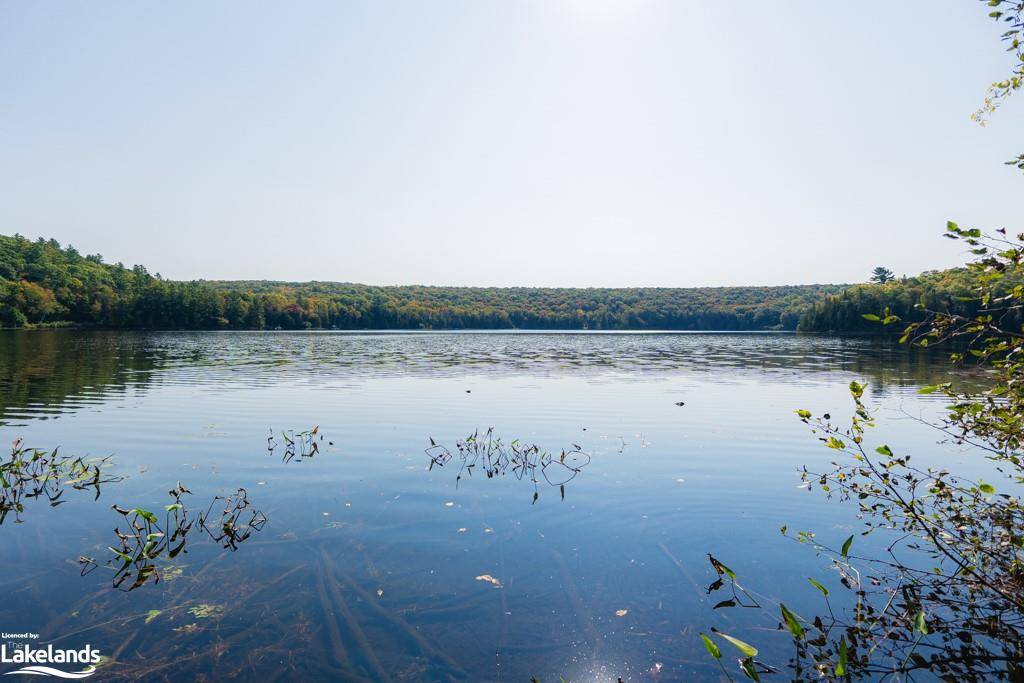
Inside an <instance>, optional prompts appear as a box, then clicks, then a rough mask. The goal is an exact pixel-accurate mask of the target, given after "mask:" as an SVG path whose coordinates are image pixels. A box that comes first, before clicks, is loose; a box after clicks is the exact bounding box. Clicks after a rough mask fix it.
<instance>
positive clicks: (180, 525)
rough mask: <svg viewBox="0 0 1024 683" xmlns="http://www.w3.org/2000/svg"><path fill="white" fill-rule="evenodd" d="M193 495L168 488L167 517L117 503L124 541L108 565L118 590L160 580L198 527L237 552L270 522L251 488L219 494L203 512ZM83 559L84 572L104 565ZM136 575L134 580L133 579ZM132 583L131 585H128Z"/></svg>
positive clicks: (179, 486)
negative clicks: (195, 508)
mask: <svg viewBox="0 0 1024 683" xmlns="http://www.w3.org/2000/svg"><path fill="white" fill-rule="evenodd" d="M191 493H192V492H191V491H190V490H189V489H187V488H186V487H185V486H183V485H182V484H181V482H178V484H177V485H176V486H175V487H174V488H173V489H171V490H170V491H169V492H168V495H170V496H171V498H172V500H173V502H171V503H170V504H168V505H165V506H164V513H163V520H162V521H161V519H160V517H159V516H158V515H157V514H155V513H153V512H151V511H149V510H145V509H142V508H138V507H135V508H123V507H120V506H118V505H112V506H111V508H112V509H113V510H114V511H115V512H117V513H118V514H119V515H121V516H122V518H123V520H124V525H125V528H124V530H122V529H121V527H120V526H118V527H115V528H114V534H115V535H116V536H117V540H118V543H117V546H116V547H115V546H108V550H109V551H110V552H111V553H112V557H111V558H110V559H109V560H107V561H106V563H105V564H104V565H103V566H106V567H107V568H109V569H111V570H112V571H113V572H114V578H113V586H114V588H118V589H121V590H125V591H133V590H135V589H136V588H139V587H140V586H142V585H144V584H146V583H148V582H149V581H150V580H152V581H153V583H159V582H160V578H161V573H162V570H161V566H162V565H164V564H165V563H166V561H167V560H173V559H174V558H176V557H177V556H178V555H179V554H181V553H185V552H188V551H187V548H186V545H187V543H188V539H189V534H190V533H191V532H192V530H193V528H195V527H197V526H198V528H200V529H202V530H204V531H205V532H206V533H207V534H208V535H209V537H210V538H211V539H213V541H215V542H216V543H219V544H222V547H224V548H225V549H228V550H231V551H235V550H237V549H238V545H239V544H240V543H243V542H244V541H246V540H247V539H249V538H250V537H251V536H252V534H253V532H256V531H260V530H261V529H262V528H263V526H264V524H266V522H267V518H266V516H265V515H264V514H263V513H262V512H261V511H259V510H255V509H252V507H251V503H250V502H249V498H248V496H247V494H246V491H245V489H238V491H237V492H236V493H233V494H231V495H227V496H215V497H214V498H213V500H212V501H211V502H210V505H209V507H208V508H207V509H206V510H205V511H203V512H200V513H198V514H194V513H191V512H190V511H189V509H188V508H187V506H186V500H185V498H184V496H185V495H186V494H189V495H191ZM78 562H79V564H81V565H82V575H83V576H84V575H86V574H88V573H90V572H92V571H93V570H95V569H96V568H97V567H99V566H100V564H99V562H98V561H97V560H95V559H94V558H91V557H86V556H82V557H79V558H78ZM130 578H131V579H133V580H132V581H131V583H127V582H128V580H129V579H130ZM126 583H127V588H122V586H124V585H125V584H126Z"/></svg>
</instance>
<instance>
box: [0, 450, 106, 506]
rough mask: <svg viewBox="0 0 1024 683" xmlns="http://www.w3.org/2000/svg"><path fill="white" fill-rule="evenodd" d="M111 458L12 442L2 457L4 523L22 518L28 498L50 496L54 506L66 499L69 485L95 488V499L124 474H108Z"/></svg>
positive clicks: (0, 503)
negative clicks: (104, 486)
mask: <svg viewBox="0 0 1024 683" xmlns="http://www.w3.org/2000/svg"><path fill="white" fill-rule="evenodd" d="M108 462H109V459H108V458H101V459H97V460H89V461H86V460H84V459H82V458H72V457H68V456H63V455H60V453H58V450H57V449H54V450H52V451H44V450H39V449H37V448H29V447H27V446H25V445H24V442H23V441H22V440H21V439H16V440H15V441H14V443H13V444H11V453H10V455H9V456H7V458H5V459H3V460H0V524H3V523H4V520H6V519H7V516H8V514H10V513H11V512H13V513H14V521H15V523H20V522H21V521H22V519H21V514H22V513H23V512H24V511H25V501H26V500H33V499H46V500H47V501H48V502H49V504H50V506H51V507H57V506H58V505H60V504H61V503H63V502H65V501H64V498H63V496H64V492H65V490H66V487H68V486H70V487H71V488H73V489H74V490H76V491H82V490H85V489H92V490H93V491H94V493H95V497H94V500H95V499H96V498H99V497H100V486H101V485H102V484H108V483H112V482H116V481H120V480H121V477H118V476H112V475H109V474H106V473H104V471H103V468H104V467H106V465H107V463H108Z"/></svg>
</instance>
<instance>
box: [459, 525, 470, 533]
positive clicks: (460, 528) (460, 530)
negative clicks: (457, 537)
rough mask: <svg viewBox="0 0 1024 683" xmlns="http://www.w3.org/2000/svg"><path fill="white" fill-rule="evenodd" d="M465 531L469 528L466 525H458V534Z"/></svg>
mask: <svg viewBox="0 0 1024 683" xmlns="http://www.w3.org/2000/svg"><path fill="white" fill-rule="evenodd" d="M467 531H469V529H467V528H466V527H464V526H460V527H459V533H460V534H464V533H466V532H467Z"/></svg>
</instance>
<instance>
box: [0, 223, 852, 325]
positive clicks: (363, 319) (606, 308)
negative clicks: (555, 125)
mask: <svg viewBox="0 0 1024 683" xmlns="http://www.w3.org/2000/svg"><path fill="white" fill-rule="evenodd" d="M842 289H844V286H842V285H803V286H787V287H700V288H692V289H669V288H635V289H634V288H630V289H562V288H534V287H512V288H496V287H421V286H396V287H375V286H369V285H360V284H348V283H338V282H306V283H287V282H265V281H241V282H224V281H204V280H200V281H192V282H179V281H174V280H166V279H163V278H161V277H160V276H159V275H152V274H150V273H149V271H147V270H146V268H144V267H143V266H135V267H133V268H127V267H125V266H123V265H122V264H120V263H118V264H108V263H104V261H103V258H102V257H101V256H99V255H82V254H80V253H79V252H78V251H77V250H76V249H74V248H73V247H70V246H68V247H62V246H61V245H60V244H59V243H58V242H57V241H55V240H44V239H39V240H35V241H32V240H28V239H26V238H24V237H21V236H18V235H15V236H2V235H0V326H3V327H28V326H39V325H52V326H59V325H77V326H95V327H104V328H135V329H195V330H206V329H253V330H261V329H277V328H281V329H511V328H518V329H594V330H623V329H672V330H793V329H796V326H797V322H798V321H799V319H800V315H801V313H802V312H803V311H804V310H805V309H806V308H807V306H808V305H809V304H810V303H811V302H813V301H815V300H817V299H819V298H821V297H822V296H824V295H827V294H833V293H838V292H840V291H841V290H842Z"/></svg>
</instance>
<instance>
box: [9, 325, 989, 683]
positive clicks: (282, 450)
mask: <svg viewBox="0 0 1024 683" xmlns="http://www.w3.org/2000/svg"><path fill="white" fill-rule="evenodd" d="M946 372H947V371H946V366H945V365H944V363H943V357H942V356H926V355H922V354H914V353H912V352H908V351H907V350H905V349H903V348H899V347H892V346H888V345H886V344H883V343H880V342H878V341H872V340H864V339H837V338H822V337H803V336H795V335H782V334H587V333H582V334H581V333H565V334H552V333H543V334H533V333H409V334H355V333H234V332H225V333H106V332H75V331H38V332H24V333H17V332H5V333H0V425H2V426H0V430H2V432H3V437H4V439H5V440H6V441H5V443H8V442H11V441H13V440H14V439H15V438H17V437H24V439H25V442H26V443H27V444H28V445H31V446H35V447H38V448H44V449H52V448H54V447H56V446H60V449H61V452H63V453H65V454H67V455H75V456H79V455H81V456H89V457H100V456H111V462H110V464H109V465H108V466H107V470H106V471H107V473H110V474H116V475H118V476H120V477H123V480H121V481H119V482H116V483H109V484H106V485H104V486H102V489H101V495H100V496H99V498H98V500H94V494H93V492H92V490H91V489H90V490H82V491H79V490H74V489H69V490H66V491H65V493H64V495H63V496H62V500H64V501H65V502H64V503H63V504H61V505H59V506H57V507H51V506H49V505H48V503H47V501H46V500H29V501H26V502H25V509H24V511H23V512H22V513H21V515H20V517H21V519H22V521H21V523H16V522H15V518H14V515H13V513H12V514H10V515H9V516H8V517H7V519H6V521H5V522H4V523H3V524H2V525H0V540H2V546H0V547H2V548H3V551H2V552H3V562H2V563H0V586H2V588H3V591H4V594H5V599H4V600H3V601H2V602H0V630H2V631H4V632H7V633H20V632H25V631H31V632H35V633H39V634H40V642H47V643H53V644H54V645H55V646H56V647H74V648H82V647H84V646H85V645H86V644H90V645H92V647H93V648H98V649H99V650H101V652H102V653H103V654H104V655H107V656H109V657H111V658H112V659H113V660H114V661H112V662H107V663H104V665H103V666H102V667H101V668H100V671H99V673H97V674H96V675H95V676H93V677H92V679H90V680H97V681H99V680H122V679H133V678H145V679H146V680H164V679H167V680H182V681H191V680H209V681H222V680H228V679H232V678H239V679H245V680H258V681H273V680H302V681H312V680H386V679H390V680H395V681H406V680H408V681H421V680H422V681H434V680H472V681H491V680H493V681H523V682H525V681H528V680H529V678H530V676H531V675H536V676H537V677H539V678H540V680H542V681H551V680H558V677H559V676H560V675H561V676H564V677H565V678H566V679H568V680H571V681H603V680H612V681H614V680H615V678H616V677H617V676H621V677H622V678H623V679H625V680H638V681H639V680H663V681H675V680H695V679H712V680H714V679H716V678H717V674H716V668H715V667H714V666H713V663H712V662H711V661H710V659H709V658H708V657H707V655H706V653H705V652H704V649H703V646H702V644H701V642H700V640H699V638H698V637H697V633H698V632H699V631H707V630H708V628H709V627H711V626H716V627H718V628H720V629H722V630H723V631H726V632H728V633H733V634H734V635H737V636H739V637H741V638H744V639H747V640H750V641H753V642H756V643H757V644H758V645H759V646H761V648H762V653H763V654H764V655H765V656H764V657H763V658H764V659H766V660H768V661H772V658H773V656H776V657H778V658H781V661H782V662H783V663H784V661H785V656H786V655H785V653H786V652H788V646H789V642H788V640H787V639H786V638H785V637H783V636H780V635H777V634H776V633H775V632H773V631H772V630H771V629H772V628H773V627H774V625H775V624H774V623H773V621H772V619H769V618H766V616H765V614H764V613H762V612H759V611H757V610H738V609H733V610H717V611H715V610H712V606H713V605H714V603H715V602H717V601H718V600H721V599H724V597H725V596H722V595H720V594H713V595H711V596H709V595H707V594H706V592H705V590H704V587H705V586H707V585H708V584H709V583H710V582H711V581H712V580H713V579H714V578H715V577H714V572H713V571H712V570H711V567H710V566H709V564H708V561H707V553H709V552H710V553H713V554H714V555H715V556H716V557H717V558H719V559H721V560H722V561H723V562H725V563H726V564H728V565H729V566H730V567H732V568H733V569H734V570H735V571H736V572H737V573H738V574H739V576H740V578H741V580H742V581H743V583H744V584H745V585H747V586H748V587H750V588H751V589H753V590H755V591H757V592H759V593H761V594H763V595H766V596H769V597H780V596H783V597H785V599H786V602H787V604H790V605H792V606H793V607H795V608H797V609H799V608H800V607H806V608H807V609H808V610H812V609H814V608H816V607H818V606H819V603H818V602H817V601H816V599H815V595H816V594H815V593H814V591H813V589H810V587H809V585H808V583H807V577H809V576H813V577H816V578H817V579H818V580H820V581H821V582H822V583H825V584H826V585H833V584H837V579H836V577H834V576H833V575H831V573H830V571H829V569H828V567H827V564H826V563H825V561H824V560H822V559H821V558H817V557H815V556H814V553H813V552H812V551H811V550H810V549H809V548H806V547H803V546H799V545H797V544H795V543H793V542H792V541H788V540H786V539H784V538H783V537H781V535H780V534H779V531H778V530H779V527H780V526H781V525H783V524H787V525H789V527H790V529H813V530H815V531H816V532H817V533H818V535H819V537H820V538H822V539H823V540H828V541H830V542H832V543H839V542H841V541H842V539H843V538H845V537H846V536H848V535H849V534H850V533H852V532H853V531H852V530H855V529H857V528H858V527H857V526H856V519H855V517H854V514H853V512H852V511H851V510H850V509H849V507H846V506H844V505H841V504H838V503H835V502H827V501H825V500H824V499H823V497H822V496H821V495H820V493H818V492H816V491H815V492H808V491H804V490H800V489H799V488H798V484H799V483H800V482H799V476H798V474H797V468H798V467H800V466H801V465H803V464H805V463H806V464H808V465H811V466H815V467H825V466H827V463H828V462H829V461H830V460H831V459H832V457H833V456H834V455H835V453H834V452H832V451H828V450H826V449H824V448H822V447H821V445H820V443H818V442H817V441H816V440H815V438H814V437H813V436H812V435H811V434H810V433H809V431H808V429H807V427H806V426H805V425H803V424H801V423H800V421H799V420H798V419H797V418H796V416H795V415H794V414H793V410H794V409H796V408H807V409H809V410H813V411H815V412H823V411H831V412H832V414H833V415H834V416H836V417H837V418H838V417H839V416H845V415H848V413H849V398H848V393H847V389H846V385H847V384H848V383H849V381H850V380H851V379H857V380H859V381H866V382H867V383H868V384H869V385H870V388H869V391H868V397H869V399H870V401H871V403H872V405H874V406H877V407H878V408H879V414H878V415H879V419H880V426H879V429H878V433H879V437H880V438H879V440H880V441H885V442H886V443H888V444H889V445H890V446H891V447H892V448H893V450H897V449H899V450H900V451H901V452H902V451H907V452H912V453H914V454H915V457H918V458H920V459H921V460H922V461H923V462H932V461H943V462H947V463H951V462H962V461H966V460H967V459H969V458H970V456H969V454H965V453H960V452H957V451H955V450H950V449H948V448H938V447H936V446H935V442H936V440H937V438H938V437H937V435H936V434H935V433H934V432H931V431H929V430H928V429H927V428H925V427H922V426H921V425H920V424H918V423H917V422H915V421H913V420H911V419H909V418H908V417H907V414H911V415H919V414H921V413H922V412H923V413H925V414H934V413H935V412H936V411H938V410H939V408H940V407H941V404H939V403H937V402H936V400H935V399H933V398H931V397H927V396H920V395H918V394H917V393H916V388H917V387H919V386H921V385H924V384H931V383H935V382H937V381H942V380H944V379H946V378H947V377H946ZM680 402H682V403H684V404H685V405H682V406H680V405H677V403H680ZM315 426H318V427H319V429H318V431H317V434H316V436H315V437H313V439H314V440H315V442H316V443H317V446H318V452H317V453H315V454H313V456H312V457H302V452H301V451H302V446H303V444H302V443H299V444H297V446H296V448H297V452H296V457H294V458H291V459H288V458H287V455H286V454H287V451H288V444H287V443H286V441H285V439H284V437H283V436H282V435H281V432H282V431H284V432H301V431H304V430H311V429H312V428H313V427H315ZM490 427H493V428H494V436H495V437H500V438H501V439H503V440H504V441H505V442H506V443H507V442H511V441H512V440H515V439H518V440H519V446H518V448H520V449H523V448H526V447H527V446H528V445H529V444H536V445H537V446H538V447H539V448H540V449H541V450H542V451H547V452H549V453H552V454H554V460H553V461H552V462H550V463H548V464H547V467H545V468H543V470H542V468H541V466H542V465H544V464H545V463H546V461H545V460H538V459H537V458H538V457H539V454H534V455H530V454H529V453H527V454H526V455H525V456H524V457H526V458H527V464H528V465H537V467H536V469H531V468H530V467H529V466H527V467H526V468H525V469H517V468H516V462H515V461H512V462H505V461H501V460H500V459H498V460H496V461H495V462H492V464H493V465H494V471H492V474H494V476H491V477H488V476H487V474H488V473H487V471H486V470H487V467H486V463H485V462H483V459H482V458H481V460H480V461H478V462H477V465H476V467H474V468H472V469H470V470H462V471H461V477H460V476H459V475H460V463H461V458H460V457H459V453H458V451H457V449H456V446H455V444H456V441H458V440H459V439H464V438H465V437H467V436H468V435H470V434H473V433H474V432H475V431H477V430H480V432H481V433H483V432H484V431H485V430H486V429H488V428H490ZM271 430H273V432H274V434H276V437H275V439H274V441H272V442H269V445H270V446H273V449H272V450H268V435H269V434H270V431H271ZM882 435H884V437H883V436H882ZM321 436H322V437H323V438H322V439H321V438H320V437H321ZM431 439H433V440H434V441H435V442H436V443H437V444H441V445H443V446H446V447H447V448H448V449H449V452H450V454H451V459H450V460H448V461H447V462H439V463H438V464H434V465H433V467H430V465H431V464H432V460H431V457H430V455H428V454H427V453H426V452H425V450H426V449H428V448H429V447H430V446H431ZM563 451H566V452H568V453H569V456H568V459H567V463H568V466H567V465H565V464H562V463H561V462H559V456H560V455H561V454H562V452H563ZM577 451H579V452H577ZM431 454H433V455H435V456H438V455H439V454H440V455H442V456H443V454H444V452H443V451H442V450H440V449H435V450H433V451H431ZM495 458H498V456H495ZM439 459H443V458H439ZM929 459H930V460H929ZM588 460H589V461H588ZM534 476H535V478H536V479H537V480H538V482H537V483H536V484H534V483H533V482H532V481H531V478H534ZM570 477H571V480H569V481H567V482H566V480H567V479H569V478H570ZM549 480H550V483H549ZM178 482H181V484H182V485H184V486H185V487H187V488H188V489H189V490H190V491H191V494H184V496H183V497H184V498H185V502H186V503H188V505H189V506H190V507H191V508H192V509H194V510H195V511H201V510H206V509H207V508H208V506H209V505H210V501H211V500H212V499H213V498H214V497H215V496H218V495H221V496H223V495H228V494H231V493H233V492H236V491H237V490H238V489H239V488H244V489H245V490H246V492H247V495H248V499H249V501H250V502H251V508H250V510H249V511H247V512H246V513H245V514H250V512H251V511H252V510H253V509H258V510H259V511H260V512H261V513H262V514H263V515H265V516H266V522H265V524H263V525H262V526H261V527H260V528H258V529H254V530H253V531H252V534H251V536H250V537H249V538H248V539H246V540H244V541H242V542H240V543H238V544H237V549H235V550H234V551H232V550H231V549H230V548H228V549H225V548H223V547H222V546H223V545H224V543H223V542H222V543H217V542H215V541H214V540H213V539H212V538H211V535H210V534H207V533H206V532H205V531H203V530H202V529H198V528H194V529H192V530H191V531H190V532H189V534H188V536H187V541H188V543H187V547H186V548H185V549H184V550H185V552H182V553H181V554H179V555H177V556H176V557H175V558H174V559H168V558H167V557H166V556H161V557H160V558H158V559H157V561H156V565H157V567H158V569H157V575H158V576H159V578H160V581H159V582H157V581H155V578H156V577H155V576H151V577H150V580H149V581H147V582H146V583H144V584H143V585H141V586H139V587H138V588H136V589H134V590H131V591H128V590H127V589H128V588H129V587H130V586H131V585H132V583H133V578H134V575H133V577H132V578H129V579H128V581H127V582H125V583H123V584H121V585H120V586H119V588H114V587H113V585H112V582H113V580H114V578H115V570H116V569H117V568H118V567H119V566H120V563H119V562H115V563H114V564H113V565H111V566H108V565H107V561H108V560H111V558H112V553H111V552H110V551H109V550H108V549H107V547H108V546H111V545H113V546H118V539H117V536H116V535H115V533H114V528H115V527H120V529H121V530H122V531H124V530H125V518H124V517H123V516H122V515H121V514H119V513H118V512H116V511H115V510H113V509H112V508H111V505H115V504H116V505H118V506H120V507H122V508H129V509H130V508H144V509H147V510H153V511H157V512H159V514H160V518H161V520H162V519H163V515H164V506H165V505H167V504H169V503H171V502H173V501H172V500H171V498H170V496H169V495H168V491H169V490H170V489H172V488H174V487H175V486H176V484H177V483H178ZM563 482H565V483H564V497H563V491H562V489H560V487H559V486H558V484H561V483H563ZM535 494H536V497H535ZM535 498H536V499H535ZM223 507H224V506H223V505H221V506H220V508H216V507H215V509H214V515H213V517H214V518H217V519H219V512H220V509H221V508H223ZM246 519H249V518H248V517H247V518H246ZM213 526H216V525H215V524H214V525H213ZM258 526H259V525H258ZM80 556H85V557H91V558H95V559H96V561H97V562H98V564H99V565H100V566H99V567H97V568H93V570H92V571H90V572H88V573H87V574H86V575H85V576H81V575H80V574H81V572H82V570H83V569H88V568H89V566H88V565H82V564H80V563H79V561H78V558H79V557H80ZM725 649H726V648H725V646H724V645H723V650H725ZM778 658H776V659H775V660H774V661H776V663H778V662H779V659H778ZM72 668H74V667H72Z"/></svg>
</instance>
